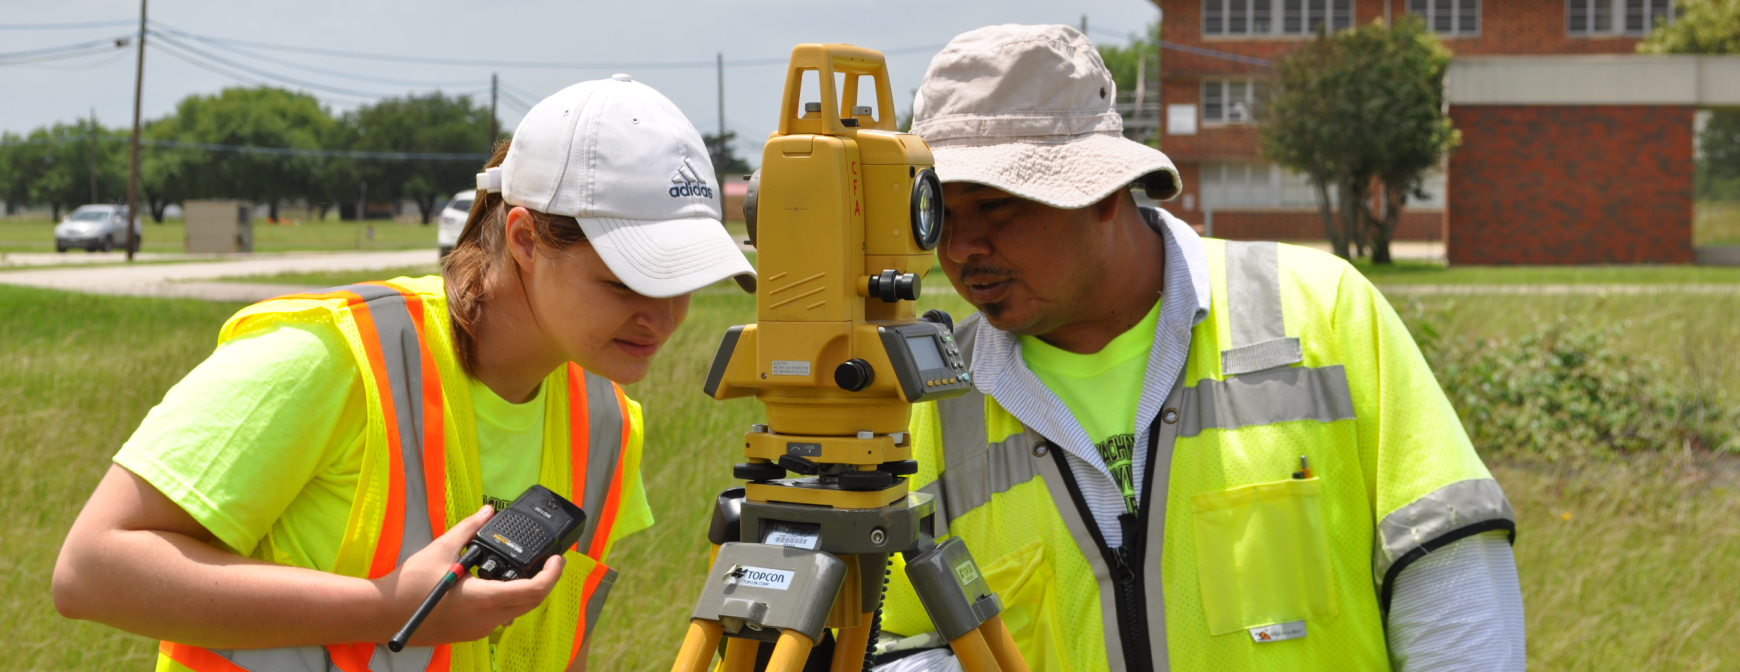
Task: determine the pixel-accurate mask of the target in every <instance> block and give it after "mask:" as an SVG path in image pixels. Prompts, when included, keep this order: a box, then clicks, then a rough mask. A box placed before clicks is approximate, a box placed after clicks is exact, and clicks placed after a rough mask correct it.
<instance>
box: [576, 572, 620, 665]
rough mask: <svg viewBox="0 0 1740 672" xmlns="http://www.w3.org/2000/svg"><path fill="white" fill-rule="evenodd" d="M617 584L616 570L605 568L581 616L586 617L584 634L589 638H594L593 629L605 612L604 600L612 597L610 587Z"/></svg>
mask: <svg viewBox="0 0 1740 672" xmlns="http://www.w3.org/2000/svg"><path fill="white" fill-rule="evenodd" d="M615 585H616V570H614V569H606V570H604V576H602V577H599V579H598V587H597V588H594V589H592V597H591V599H588V600H586V613H584V614H581V615H580V617H581V618H584V619H586V630H585V635H584V636H585V638H586V639H587V640H591V639H592V631H593V629H594V628H596V627H598V615H599V614H600V613H603V612H604V600H605V599H606V598H608V597H610V588H611V587H612V586H615ZM569 662H570V663H572V662H573V661H569Z"/></svg>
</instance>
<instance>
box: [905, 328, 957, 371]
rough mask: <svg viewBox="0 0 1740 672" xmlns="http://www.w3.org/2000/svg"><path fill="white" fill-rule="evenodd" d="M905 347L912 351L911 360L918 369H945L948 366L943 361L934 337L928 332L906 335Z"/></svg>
mask: <svg viewBox="0 0 1740 672" xmlns="http://www.w3.org/2000/svg"><path fill="white" fill-rule="evenodd" d="M906 349H908V350H911V351H912V361H913V362H914V363H916V364H918V369H919V370H920V371H929V370H932V369H946V368H948V366H949V365H948V364H947V363H946V362H944V361H943V358H942V351H940V350H938V349H937V343H936V338H935V337H933V336H931V335H929V334H925V335H921V336H908V337H906Z"/></svg>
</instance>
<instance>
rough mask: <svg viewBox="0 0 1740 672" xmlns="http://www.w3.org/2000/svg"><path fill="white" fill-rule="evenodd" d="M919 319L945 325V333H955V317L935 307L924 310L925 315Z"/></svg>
mask: <svg viewBox="0 0 1740 672" xmlns="http://www.w3.org/2000/svg"><path fill="white" fill-rule="evenodd" d="M919 319H922V320H924V321H926V322H932V323H935V324H940V325H943V333H945V334H948V333H953V332H954V330H955V318H953V317H950V316H949V314H948V313H947V312H944V311H941V310H937V309H935V308H932V309H930V310H927V311H924V317H922V318H919Z"/></svg>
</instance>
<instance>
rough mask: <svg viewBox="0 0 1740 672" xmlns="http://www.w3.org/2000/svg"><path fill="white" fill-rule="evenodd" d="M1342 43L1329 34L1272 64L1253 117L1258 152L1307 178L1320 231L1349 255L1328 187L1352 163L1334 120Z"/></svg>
mask: <svg viewBox="0 0 1740 672" xmlns="http://www.w3.org/2000/svg"><path fill="white" fill-rule="evenodd" d="M1342 51H1343V49H1342V45H1341V43H1339V42H1337V41H1335V40H1333V39H1331V38H1330V37H1329V36H1328V35H1325V34H1319V35H1318V36H1317V39H1316V40H1314V41H1312V42H1311V43H1310V44H1308V45H1306V46H1305V47H1304V48H1301V49H1299V50H1298V51H1295V52H1293V53H1292V54H1291V55H1289V56H1288V57H1286V58H1284V59H1281V61H1280V62H1278V63H1276V64H1275V80H1274V83H1273V84H1272V85H1271V86H1270V87H1269V95H1268V96H1267V97H1266V98H1265V99H1264V101H1263V103H1262V105H1261V109H1260V110H1259V111H1260V112H1261V114H1260V115H1259V116H1258V120H1259V122H1260V123H1261V127H1260V130H1261V133H1262V147H1263V154H1264V155H1265V156H1267V157H1268V158H1269V159H1270V160H1272V161H1274V162H1276V163H1279V164H1281V165H1283V166H1286V167H1288V168H1292V169H1293V170H1297V171H1299V172H1301V173H1304V174H1305V175H1306V176H1308V177H1309V178H1310V181H1311V185H1312V186H1313V187H1315V188H1316V189H1317V207H1318V212H1319V214H1320V215H1321V216H1322V217H1323V232H1324V236H1325V237H1326V238H1328V239H1329V244H1330V247H1331V248H1332V249H1334V251H1335V254H1336V255H1338V256H1340V257H1341V258H1343V259H1349V258H1351V256H1350V255H1349V253H1348V243H1349V241H1350V239H1351V238H1352V237H1353V236H1352V235H1350V234H1351V233H1352V230H1351V228H1344V227H1343V226H1342V225H1341V223H1340V222H1339V221H1338V220H1337V219H1336V215H1335V211H1334V205H1333V204H1332V200H1331V198H1330V189H1331V188H1332V187H1333V186H1334V185H1336V184H1347V183H1350V182H1351V180H1352V173H1353V172H1354V171H1353V168H1354V167H1353V166H1349V165H1346V164H1345V163H1344V160H1345V159H1346V157H1345V156H1344V154H1343V153H1342V152H1341V151H1340V150H1341V148H1342V147H1343V146H1345V145H1346V144H1347V142H1348V141H1349V139H1348V138H1346V137H1344V136H1345V135H1346V134H1347V132H1348V130H1349V127H1348V125H1347V124H1339V123H1334V120H1335V119H1336V118H1337V117H1338V116H1340V115H1343V114H1346V113H1347V112H1348V111H1347V110H1345V109H1342V108H1343V107H1344V106H1345V102H1346V101H1343V100H1340V99H1338V98H1336V97H1335V92H1336V91H1337V90H1338V89H1341V88H1344V86H1343V84H1342V83H1341V82H1340V81H1339V80H1340V79H1343V78H1345V77H1346V73H1345V72H1343V71H1342V70H1341V69H1340V68H1338V67H1337V66H1338V64H1339V63H1340V62H1341V61H1343V60H1345V57H1344V56H1343V55H1342Z"/></svg>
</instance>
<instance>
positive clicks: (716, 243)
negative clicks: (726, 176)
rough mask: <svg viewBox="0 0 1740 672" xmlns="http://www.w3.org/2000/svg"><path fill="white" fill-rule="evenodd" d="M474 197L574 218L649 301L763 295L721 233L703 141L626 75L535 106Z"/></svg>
mask: <svg viewBox="0 0 1740 672" xmlns="http://www.w3.org/2000/svg"><path fill="white" fill-rule="evenodd" d="M477 188H478V189H482V190H487V191H500V192H501V195H502V200H503V201H505V202H506V203H507V204H508V205H517V206H522V207H525V208H528V209H531V210H536V211H538V212H542V213H545V214H551V215H561V216H566V217H573V218H574V219H576V220H578V221H579V222H580V229H581V230H582V231H584V232H585V233H586V238H587V239H588V240H589V241H590V242H591V244H592V247H593V249H594V250H597V252H598V256H599V257H600V258H602V259H603V260H604V263H605V264H606V265H607V266H609V267H610V270H611V272H613V273H615V274H616V276H617V277H618V278H620V279H621V280H622V282H623V284H625V285H628V286H629V288H630V289H633V290H634V291H636V292H638V293H640V294H642V295H645V296H652V297H668V296H678V295H682V294H687V293H689V292H693V291H695V290H697V289H700V288H702V287H706V286H707V285H710V284H713V283H715V282H718V281H720V280H723V279H725V278H734V279H736V280H737V284H738V285H740V286H742V287H743V289H744V291H748V292H754V291H755V269H754V268H753V267H751V266H750V265H749V260H748V259H747V258H745V257H744V256H743V252H742V250H741V249H739V248H738V247H737V243H736V242H735V241H733V240H732V239H731V235H730V234H729V233H726V231H725V227H724V225H723V224H721V217H720V213H721V211H722V210H723V208H722V207H721V205H722V203H723V202H724V198H725V194H724V190H723V189H721V188H720V185H719V183H718V178H717V177H715V176H714V174H713V162H712V160H711V159H709V158H708V155H707V146H706V144H705V143H703V142H702V141H701V134H700V133H699V132H697V131H696V130H695V126H694V125H693V124H690V123H689V120H688V118H687V117H684V116H683V113H682V111H680V110H678V109H677V106H676V105H674V104H672V103H671V101H670V99H668V98H665V97H664V95H663V94H660V93H659V92H658V91H656V90H654V89H653V88H652V87H650V86H647V85H645V84H641V83H639V82H636V81H634V79H633V78H631V77H629V76H628V75H621V74H619V75H613V76H611V78H610V79H600V80H595V81H590V82H581V83H579V84H575V85H573V86H570V87H568V88H566V89H562V90H561V91H558V92H556V94H555V95H552V96H550V97H548V98H545V99H544V100H543V101H542V102H539V103H538V104H537V105H534V106H532V109H531V111H530V112H527V113H526V116H525V118H524V119H522V120H520V125H519V128H517V129H515V130H514V137H513V144H512V145H511V146H510V147H509V148H508V154H507V158H506V159H505V160H503V161H502V164H501V166H500V167H497V168H490V169H487V170H485V171H484V172H482V173H479V174H478V176H477Z"/></svg>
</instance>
